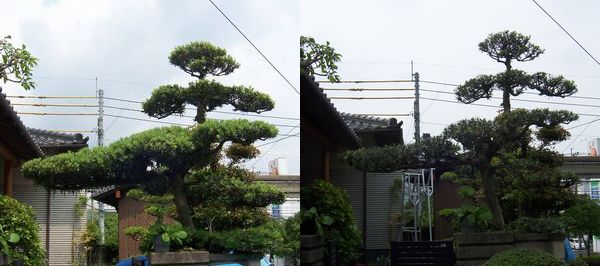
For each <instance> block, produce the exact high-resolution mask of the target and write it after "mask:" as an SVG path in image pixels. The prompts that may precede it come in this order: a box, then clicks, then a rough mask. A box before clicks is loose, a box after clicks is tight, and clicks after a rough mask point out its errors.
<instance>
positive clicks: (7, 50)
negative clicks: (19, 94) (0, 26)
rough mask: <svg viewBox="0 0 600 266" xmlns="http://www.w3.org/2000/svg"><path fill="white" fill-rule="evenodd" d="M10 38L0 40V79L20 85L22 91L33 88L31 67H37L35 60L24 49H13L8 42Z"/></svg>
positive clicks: (23, 47)
mask: <svg viewBox="0 0 600 266" xmlns="http://www.w3.org/2000/svg"><path fill="white" fill-rule="evenodd" d="M10 38H11V37H10V36H6V37H4V38H1V39H0V56H2V61H0V79H2V81H3V82H4V83H6V82H7V81H10V82H15V83H19V84H21V86H22V87H23V89H25V90H29V89H33V88H35V82H33V79H32V78H31V76H32V75H31V74H32V70H33V67H35V66H36V65H37V61H38V60H37V58H35V57H33V56H32V55H31V54H30V53H29V52H28V51H27V50H26V49H25V45H22V46H21V48H17V47H14V46H13V45H12V44H11V43H10V42H9V40H10Z"/></svg>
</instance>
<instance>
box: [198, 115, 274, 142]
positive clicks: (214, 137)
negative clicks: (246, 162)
mask: <svg viewBox="0 0 600 266" xmlns="http://www.w3.org/2000/svg"><path fill="white" fill-rule="evenodd" d="M275 136H277V128H276V127H274V126H272V125H270V124H268V123H266V122H263V121H248V120H246V119H235V120H223V121H216V120H209V121H206V122H204V123H203V124H200V125H198V126H196V127H194V129H193V130H192V138H193V141H194V143H196V144H197V145H200V146H203V147H210V144H213V143H217V144H219V143H224V142H228V141H230V142H233V143H239V144H244V145H248V144H251V143H253V142H255V141H257V140H266V139H268V138H273V137H275Z"/></svg>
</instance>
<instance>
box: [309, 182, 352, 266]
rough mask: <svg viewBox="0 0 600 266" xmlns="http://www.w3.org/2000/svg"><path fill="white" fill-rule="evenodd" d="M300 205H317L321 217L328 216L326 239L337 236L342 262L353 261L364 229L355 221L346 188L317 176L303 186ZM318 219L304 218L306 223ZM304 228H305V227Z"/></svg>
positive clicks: (348, 262)
mask: <svg viewBox="0 0 600 266" xmlns="http://www.w3.org/2000/svg"><path fill="white" fill-rule="evenodd" d="M301 193H302V197H300V206H302V209H303V211H304V212H306V211H309V210H310V209H313V208H314V209H316V212H317V214H318V217H329V218H330V219H328V221H327V223H323V224H322V228H323V237H324V238H325V240H336V241H337V245H338V250H339V251H340V258H341V261H342V264H343V265H352V264H353V263H354V262H355V260H356V259H357V258H358V256H359V248H360V246H361V242H362V239H361V233H360V231H359V230H358V227H357V226H356V223H355V222H354V213H353V211H352V206H351V205H350V200H349V199H348V195H347V194H346V192H345V191H344V190H342V189H340V188H337V187H334V186H333V185H332V184H330V183H329V182H326V181H323V180H317V181H315V183H313V184H312V185H311V186H307V187H303V188H302V190H301ZM310 224H315V221H306V220H304V221H303V226H304V225H310ZM303 230H304V229H303Z"/></svg>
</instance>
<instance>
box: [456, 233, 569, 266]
mask: <svg viewBox="0 0 600 266" xmlns="http://www.w3.org/2000/svg"><path fill="white" fill-rule="evenodd" d="M564 238H565V235H562V234H516V233H512V232H482V233H456V234H455V235H454V243H455V246H456V258H457V262H456V265H481V264H483V263H484V262H485V261H487V260H488V259H489V258H491V257H492V256H494V255H496V254H498V253H500V252H502V251H505V250H507V249H513V248H533V249H539V250H542V251H545V252H548V253H550V254H552V255H554V256H555V257H557V258H560V259H564V258H565V253H564V248H563V242H562V241H563V239H564Z"/></svg>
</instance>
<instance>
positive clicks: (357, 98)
mask: <svg viewBox="0 0 600 266" xmlns="http://www.w3.org/2000/svg"><path fill="white" fill-rule="evenodd" d="M414 98H415V97H413V96H398V97H329V99H332V100H410V99H414Z"/></svg>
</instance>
